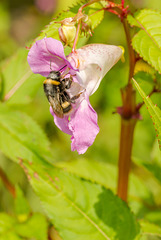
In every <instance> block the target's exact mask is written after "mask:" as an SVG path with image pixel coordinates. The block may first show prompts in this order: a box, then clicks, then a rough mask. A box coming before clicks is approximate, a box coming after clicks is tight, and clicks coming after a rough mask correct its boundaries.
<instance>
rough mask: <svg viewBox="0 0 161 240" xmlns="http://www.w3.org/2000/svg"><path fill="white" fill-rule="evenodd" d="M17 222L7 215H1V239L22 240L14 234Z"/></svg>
mask: <svg viewBox="0 0 161 240" xmlns="http://www.w3.org/2000/svg"><path fill="white" fill-rule="evenodd" d="M15 224H16V221H15V219H14V218H13V217H11V216H9V215H7V214H6V213H0V239H1V240H20V239H21V238H20V237H19V236H18V235H17V234H16V233H15V232H14V226H15Z"/></svg>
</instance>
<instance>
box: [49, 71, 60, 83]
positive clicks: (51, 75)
mask: <svg viewBox="0 0 161 240" xmlns="http://www.w3.org/2000/svg"><path fill="white" fill-rule="evenodd" d="M49 78H50V79H52V80H56V81H60V78H61V73H60V72H59V71H51V72H50V73H49V75H48V77H47V79H49Z"/></svg>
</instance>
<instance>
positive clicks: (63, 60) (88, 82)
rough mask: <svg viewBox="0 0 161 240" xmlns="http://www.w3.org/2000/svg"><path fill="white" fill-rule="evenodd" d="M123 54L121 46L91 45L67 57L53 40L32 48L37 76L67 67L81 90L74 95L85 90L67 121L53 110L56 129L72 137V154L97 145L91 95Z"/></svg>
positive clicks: (32, 63)
mask: <svg viewBox="0 0 161 240" xmlns="http://www.w3.org/2000/svg"><path fill="white" fill-rule="evenodd" d="M121 55H122V50H121V48H120V47H117V46H113V45H105V44H89V45H86V46H84V47H82V48H80V49H77V50H76V51H75V52H73V53H70V54H69V55H68V56H65V54H64V48H63V45H62V43H61V42H60V41H58V40H55V39H52V38H44V39H42V40H39V41H37V42H36V43H35V44H34V45H33V46H32V47H31V49H30V51H29V54H28V63H29V65H30V67H31V70H32V71H33V72H34V73H38V74H41V75H43V76H44V77H47V76H48V75H49V73H50V72H51V71H59V70H60V69H61V68H63V67H64V68H63V72H64V73H68V74H67V75H66V76H65V77H68V76H69V75H72V76H73V82H75V83H76V84H77V88H76V89H77V90H75V88H74V91H77V92H75V93H74V92H73V93H72V96H74V95H76V94H77V93H78V92H79V91H81V94H80V97H79V99H78V100H77V101H76V104H74V103H73V104H72V106H73V110H72V111H71V112H70V113H69V114H68V115H65V116H64V117H63V118H59V117H57V116H56V115H55V114H54V112H53V109H52V108H51V107H50V112H51V114H52V115H53V117H54V122H55V124H56V126H57V127H58V128H59V129H61V130H62V131H63V132H65V133H67V134H70V135H71V136H72V137H71V141H72V143H71V149H72V151H75V150H77V152H78V153H79V154H83V153H85V152H86V150H87V149H88V147H89V146H91V145H92V144H93V142H94V140H95V138H96V135H97V134H98V132H99V127H98V124H97V113H96V112H95V110H94V109H93V108H92V106H91V104H90V102H89V96H90V95H92V94H93V93H94V92H95V91H96V90H97V88H98V87H99V84H100V82H101V80H102V78H103V77H104V75H105V74H106V73H107V72H108V71H109V70H110V69H111V68H112V66H113V65H114V64H115V63H116V62H117V61H118V60H119V59H120V58H121ZM62 74H63V73H62Z"/></svg>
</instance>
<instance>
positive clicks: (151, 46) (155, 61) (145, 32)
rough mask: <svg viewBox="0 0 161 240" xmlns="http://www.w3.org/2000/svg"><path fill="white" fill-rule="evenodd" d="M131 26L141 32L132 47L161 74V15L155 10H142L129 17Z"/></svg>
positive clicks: (134, 39) (136, 36)
mask: <svg viewBox="0 0 161 240" xmlns="http://www.w3.org/2000/svg"><path fill="white" fill-rule="evenodd" d="M128 20H129V22H130V24H131V25H134V26H137V27H139V28H140V29H141V30H140V31H139V32H138V33H137V34H136V35H135V36H134V37H133V39H132V46H133V48H134V49H135V51H136V52H137V53H139V55H140V56H141V57H142V58H143V59H144V60H145V61H147V62H148V63H149V64H150V65H152V66H153V67H154V68H155V69H156V70H157V71H159V72H160V73H161V14H160V12H156V11H154V10H147V9H144V10H141V11H139V12H137V13H136V14H135V16H134V18H133V17H132V16H130V17H128Z"/></svg>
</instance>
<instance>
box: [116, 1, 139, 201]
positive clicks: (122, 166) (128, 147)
mask: <svg viewBox="0 0 161 240" xmlns="http://www.w3.org/2000/svg"><path fill="white" fill-rule="evenodd" d="M123 3H124V2H123V1H122V4H123ZM122 22H123V26H124V30H125V35H126V40H127V45H128V52H129V78H128V85H127V86H126V87H125V88H124V89H123V90H122V102H123V106H122V112H121V133H120V151H119V162H118V167H119V169H118V188H117V194H118V196H119V197H120V198H121V199H122V200H124V201H127V196H128V182H129V173H130V166H131V153H132V146H133V135H134V129H135V125H136V122H137V118H136V113H137V110H136V99H135V91H134V90H133V87H132V83H131V79H132V77H133V74H134V67H135V53H134V50H133V48H132V46H131V36H130V30H129V26H128V23H127V20H126V18H125V17H123V18H122Z"/></svg>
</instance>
